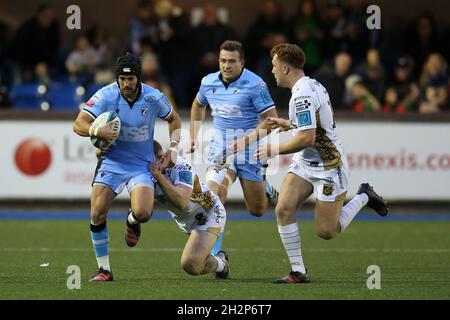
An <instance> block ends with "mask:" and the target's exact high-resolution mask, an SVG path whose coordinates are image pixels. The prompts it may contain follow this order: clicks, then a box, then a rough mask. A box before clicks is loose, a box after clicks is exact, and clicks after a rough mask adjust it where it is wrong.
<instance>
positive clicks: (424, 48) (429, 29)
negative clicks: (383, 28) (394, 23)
mask: <svg viewBox="0 0 450 320" xmlns="http://www.w3.org/2000/svg"><path fill="white" fill-rule="evenodd" d="M404 39H405V44H404V51H405V52H406V53H407V54H409V55H410V56H411V57H412V58H413V59H414V61H415V62H416V68H415V70H414V74H415V76H418V75H419V74H420V71H421V70H420V68H421V67H422V66H423V64H424V63H425V60H426V58H427V57H428V56H429V55H430V54H431V53H432V52H436V51H439V38H438V30H437V24H436V21H435V18H434V16H433V14H432V13H431V12H430V11H425V12H423V13H422V14H421V15H419V17H418V18H417V19H416V20H415V21H414V22H413V23H410V25H409V26H408V27H407V31H406V32H405V38H404Z"/></svg>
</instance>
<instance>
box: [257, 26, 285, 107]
mask: <svg viewBox="0 0 450 320" xmlns="http://www.w3.org/2000/svg"><path fill="white" fill-rule="evenodd" d="M287 42H288V39H287V37H286V35H285V34H283V33H273V34H271V35H270V36H269V37H268V38H267V39H266V45H267V48H268V49H267V54H265V55H263V56H262V57H261V58H260V59H259V61H258V65H257V67H256V73H257V74H259V75H260V77H261V78H263V80H264V81H265V82H266V83H267V86H268V87H269V92H270V95H271V96H272V99H273V101H274V102H275V105H276V106H280V107H281V108H282V107H283V106H288V105H289V100H290V99H291V92H290V91H289V90H286V88H281V87H279V86H277V82H276V80H275V77H274V76H273V74H272V68H273V65H272V58H271V56H270V50H271V48H273V47H275V46H277V45H278V44H280V43H287Z"/></svg>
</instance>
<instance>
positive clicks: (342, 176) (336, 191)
mask: <svg viewBox="0 0 450 320" xmlns="http://www.w3.org/2000/svg"><path fill="white" fill-rule="evenodd" d="M288 172H291V173H293V174H295V175H297V176H299V177H300V178H302V179H304V180H306V181H308V182H310V183H311V184H312V185H313V187H314V196H315V197H316V199H319V200H320V201H327V202H334V201H338V200H344V199H345V195H346V193H347V191H348V176H349V170H348V166H347V165H346V164H345V163H344V164H343V165H341V166H339V167H336V168H333V169H330V170H318V169H317V168H311V167H309V166H307V165H304V164H302V163H298V162H296V161H292V162H291V165H290V166H289V170H288Z"/></svg>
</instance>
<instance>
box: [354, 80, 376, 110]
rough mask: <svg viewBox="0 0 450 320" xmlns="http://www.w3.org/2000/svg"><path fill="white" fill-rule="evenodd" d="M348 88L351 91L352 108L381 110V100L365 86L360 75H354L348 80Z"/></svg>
mask: <svg viewBox="0 0 450 320" xmlns="http://www.w3.org/2000/svg"><path fill="white" fill-rule="evenodd" d="M346 87H347V90H349V91H350V92H351V97H352V110H353V111H356V112H367V111H380V110H381V105H380V102H379V101H378V100H377V98H375V97H374V96H373V94H371V93H370V91H369V90H368V89H367V88H366V87H365V86H364V83H363V82H362V81H361V78H360V77H359V76H358V75H352V76H350V77H348V78H347V80H346Z"/></svg>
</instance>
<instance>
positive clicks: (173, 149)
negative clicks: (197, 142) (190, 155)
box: [167, 147, 178, 153]
mask: <svg viewBox="0 0 450 320" xmlns="http://www.w3.org/2000/svg"><path fill="white" fill-rule="evenodd" d="M167 150H170V151H173V152H175V153H178V149H177V148H175V147H170V148H169V149H167Z"/></svg>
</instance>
